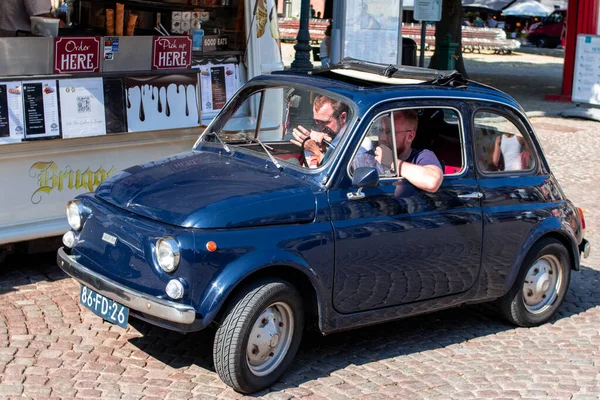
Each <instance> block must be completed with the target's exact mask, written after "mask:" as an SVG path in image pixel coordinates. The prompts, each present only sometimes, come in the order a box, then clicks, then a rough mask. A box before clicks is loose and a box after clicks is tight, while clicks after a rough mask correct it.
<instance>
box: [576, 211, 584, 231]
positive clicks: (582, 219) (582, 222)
mask: <svg viewBox="0 0 600 400" xmlns="http://www.w3.org/2000/svg"><path fill="white" fill-rule="evenodd" d="M577 211H579V219H580V220H581V229H583V230H585V217H584V216H583V210H582V209H581V208H577Z"/></svg>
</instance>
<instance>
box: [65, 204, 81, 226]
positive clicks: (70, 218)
mask: <svg viewBox="0 0 600 400" xmlns="http://www.w3.org/2000/svg"><path fill="white" fill-rule="evenodd" d="M84 212H85V210H84V207H83V204H82V203H81V201H79V200H71V201H69V202H68V203H67V209H66V213H67V222H68V223H69V226H70V227H71V229H73V230H74V231H77V232H78V231H80V230H81V228H83V222H84Z"/></svg>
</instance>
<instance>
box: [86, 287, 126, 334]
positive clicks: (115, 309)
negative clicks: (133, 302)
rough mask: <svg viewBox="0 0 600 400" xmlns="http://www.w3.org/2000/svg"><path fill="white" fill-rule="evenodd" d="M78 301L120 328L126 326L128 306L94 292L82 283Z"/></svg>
mask: <svg viewBox="0 0 600 400" xmlns="http://www.w3.org/2000/svg"><path fill="white" fill-rule="evenodd" d="M79 302H80V303H81V304H83V305H84V306H85V307H86V308H88V309H89V310H91V311H93V312H94V314H96V315H98V316H100V317H102V318H104V319H105V320H107V321H108V322H112V323H113V324H115V325H119V326H120V327H122V328H126V327H127V320H128V319H129V308H127V307H125V306H124V305H122V304H119V303H117V302H116V301H114V300H111V299H109V298H108V297H105V296H102V295H101V294H100V293H96V292H95V291H93V290H92V289H90V288H88V287H85V286H83V285H81V291H80V292H79Z"/></svg>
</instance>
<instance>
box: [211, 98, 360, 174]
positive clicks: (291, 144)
mask: <svg viewBox="0 0 600 400" xmlns="http://www.w3.org/2000/svg"><path fill="white" fill-rule="evenodd" d="M352 114H353V113H352V107H350V104H349V101H348V100H345V99H341V98H337V97H336V96H335V95H333V94H331V93H326V92H323V91H317V90H312V89H307V88H305V87H302V88H300V87H295V86H278V87H266V88H260V89H257V88H247V89H246V90H242V91H240V92H239V93H238V94H237V95H236V97H234V98H233V99H232V101H231V102H230V103H229V104H228V105H227V106H226V107H225V108H224V109H223V111H222V112H221V113H220V114H219V115H218V116H217V118H216V119H215V121H213V123H212V124H211V125H210V127H209V128H208V130H207V133H206V134H205V135H203V137H202V140H203V142H222V143H223V144H224V145H225V148H226V149H225V150H226V151H233V150H235V149H236V148H238V147H244V148H245V149H249V150H251V151H256V152H259V153H263V154H266V155H267V156H268V158H270V159H271V160H272V158H273V157H274V158H275V159H276V160H275V161H274V163H275V164H277V163H278V162H281V164H282V165H286V164H288V165H289V164H294V165H297V166H302V167H306V168H320V167H321V166H324V165H325V164H326V163H327V162H328V161H329V160H330V159H331V158H332V157H331V155H332V154H333V153H334V151H335V150H336V148H337V147H338V144H339V143H341V140H342V139H343V137H344V134H345V133H346V132H347V131H349V125H350V123H351V122H352V120H353V115H352ZM272 161H273V160H272Z"/></svg>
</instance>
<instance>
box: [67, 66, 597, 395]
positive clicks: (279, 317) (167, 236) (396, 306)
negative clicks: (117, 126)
mask: <svg viewBox="0 0 600 400" xmlns="http://www.w3.org/2000/svg"><path fill="white" fill-rule="evenodd" d="M407 145H408V147H406V146H407ZM391 149H396V151H393V150H391ZM407 149H408V150H407ZM407 154H409V157H410V158H407V157H406V155H407ZM414 155H416V156H414ZM413 156H414V157H413ZM409 160H412V161H409ZM436 163H437V164H436ZM421 168H422V169H421ZM411 171H413V172H415V171H416V172H415V174H414V175H411V174H413V172H411ZM419 174H421V175H419ZM430 178H431V179H430ZM67 217H68V220H69V224H70V226H71V228H72V229H71V230H70V231H69V232H67V233H66V234H65V236H64V238H63V241H64V244H65V246H64V247H63V248H62V249H60V250H59V252H58V264H59V266H60V267H61V268H62V269H63V270H64V271H66V272H67V273H68V274H69V275H71V276H72V277H74V278H75V279H77V280H78V281H79V282H81V291H80V302H81V303H82V304H83V305H85V306H86V307H87V308H89V309H90V310H92V311H93V312H95V313H97V314H98V315H100V316H102V317H103V318H104V319H106V320H107V321H110V322H112V323H115V324H118V325H120V326H126V325H127V321H128V318H129V317H135V318H139V319H142V320H144V321H148V322H150V323H152V324H156V325H159V326H162V327H165V328H168V329H172V330H175V331H179V332H191V331H197V330H200V329H205V328H209V327H210V328H212V329H216V335H215V341H214V365H215V369H216V371H217V373H218V374H219V376H220V377H221V378H222V379H223V381H225V382H226V383H227V384H228V385H230V386H232V387H233V388H234V389H235V390H238V391H240V392H246V393H248V392H253V391H256V390H259V389H261V388H264V387H267V386H269V385H270V384H272V383H273V382H275V381H276V380H277V379H278V377H279V376H280V375H281V374H282V373H283V371H284V370H285V369H286V368H287V367H288V366H289V365H290V363H292V361H293V358H294V356H295V354H296V352H297V350H298V347H299V345H300V341H301V338H302V335H303V331H304V330H305V328H308V327H313V328H316V329H318V330H319V331H321V332H322V333H323V334H330V333H333V332H339V331H343V330H348V329H352V328H357V327H361V326H366V325H371V324H376V323H380V322H385V321H390V320H393V319H398V318H403V317H408V316H412V315H417V314H423V313H428V312H432V311H436V310H440V309H444V308H449V307H454V306H458V305H461V304H470V303H478V302H492V301H493V302H495V304H497V305H498V308H499V310H500V311H501V312H502V313H503V314H504V316H505V317H506V318H507V319H508V320H509V321H511V322H512V323H514V324H516V325H519V326H534V325H538V324H541V323H544V322H546V321H548V320H549V319H551V318H552V317H553V316H554V314H555V313H556V312H557V310H558V308H559V306H560V304H561V302H562V301H563V299H564V297H565V293H566V292H567V288H568V285H569V277H570V273H571V270H578V269H579V265H580V256H581V255H582V253H583V255H585V256H587V254H588V253H589V250H590V244H589V243H588V242H587V241H586V240H585V239H584V229H585V222H584V217H583V213H582V212H581V210H579V209H577V208H576V207H575V206H574V205H573V204H572V203H571V202H570V201H569V200H568V199H567V198H566V197H565V195H564V193H563V191H562V190H561V187H560V185H559V184H558V182H557V180H556V178H555V177H554V176H553V175H552V173H551V171H550V167H549V166H548V163H547V162H546V160H545V159H544V156H543V152H542V149H541V147H540V145H539V143H538V142H537V140H536V138H535V135H534V132H533V129H532V127H531V124H530V123H529V121H528V120H527V118H526V117H525V115H524V112H523V109H522V108H521V107H520V106H519V104H517V103H516V101H515V100H514V99H512V98H511V97H510V96H508V95H506V94H504V93H502V92H500V91H498V90H495V89H493V88H490V87H487V86H484V85H482V84H478V83H475V82H471V81H466V80H465V79H463V77H461V76H460V75H459V74H458V73H456V72H451V73H449V72H440V71H432V70H426V69H418V68H404V67H395V66H384V65H376V64H368V63H364V62H359V61H353V60H347V61H345V62H343V63H341V64H339V65H336V66H334V67H333V68H331V69H327V70H319V71H314V72H312V73H310V74H298V73H292V72H280V73H272V74H270V75H264V76H260V77H257V78H255V79H253V80H251V81H250V82H249V83H247V84H246V85H245V86H244V87H243V88H242V89H241V90H240V91H239V92H238V93H237V94H236V95H235V96H234V97H233V98H232V100H231V101H229V102H228V103H227V104H226V106H225V107H224V108H223V110H222V111H221V112H220V113H219V115H218V116H217V117H216V118H215V119H214V120H213V121H212V122H211V124H210V125H209V126H208V127H207V128H206V129H205V130H204V132H203V133H202V135H201V136H200V138H199V139H198V141H197V143H196V145H195V146H194V148H193V149H192V150H191V151H189V152H187V153H183V154H178V155H174V156H172V157H170V158H166V159H162V160H157V161H154V162H149V163H147V164H142V165H137V166H134V167H131V168H128V169H126V170H124V171H121V172H119V173H117V174H115V175H113V176H112V177H111V178H109V179H108V180H107V181H106V182H104V183H103V184H102V185H101V186H100V187H98V189H97V190H96V192H94V193H88V194H84V195H81V196H78V197H77V198H76V199H74V200H72V201H71V202H69V203H68V205H67Z"/></svg>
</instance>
